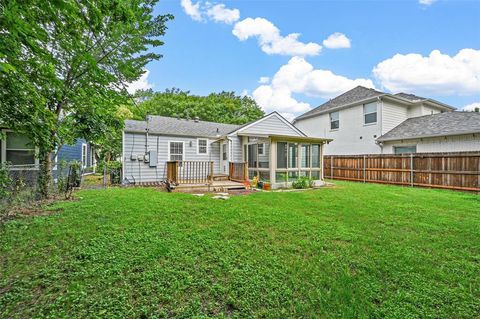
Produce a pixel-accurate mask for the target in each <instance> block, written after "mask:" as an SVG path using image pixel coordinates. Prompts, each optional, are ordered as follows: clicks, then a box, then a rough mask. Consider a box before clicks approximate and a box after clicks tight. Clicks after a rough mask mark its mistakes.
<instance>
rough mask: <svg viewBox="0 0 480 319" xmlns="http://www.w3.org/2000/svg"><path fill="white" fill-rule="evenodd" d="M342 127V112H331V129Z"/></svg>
mask: <svg viewBox="0 0 480 319" xmlns="http://www.w3.org/2000/svg"><path fill="white" fill-rule="evenodd" d="M339 128H340V112H338V111H337V112H332V113H330V129H331V130H338V129H339Z"/></svg>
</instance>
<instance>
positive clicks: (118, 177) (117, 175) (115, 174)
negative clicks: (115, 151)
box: [96, 161, 122, 184]
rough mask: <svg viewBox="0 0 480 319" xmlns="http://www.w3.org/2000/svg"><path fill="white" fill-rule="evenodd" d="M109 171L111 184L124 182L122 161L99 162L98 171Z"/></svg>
mask: <svg viewBox="0 0 480 319" xmlns="http://www.w3.org/2000/svg"><path fill="white" fill-rule="evenodd" d="M105 168H106V171H107V174H108V175H110V183H111V184H121V183H122V163H121V162H120V161H110V162H103V161H102V162H100V163H98V164H97V170H96V171H97V173H99V174H103V172H104V171H105Z"/></svg>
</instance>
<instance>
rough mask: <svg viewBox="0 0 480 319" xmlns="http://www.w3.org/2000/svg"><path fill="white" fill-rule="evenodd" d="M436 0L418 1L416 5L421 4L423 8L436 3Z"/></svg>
mask: <svg viewBox="0 0 480 319" xmlns="http://www.w3.org/2000/svg"><path fill="white" fill-rule="evenodd" d="M436 1H437V0H418V3H420V4H423V5H425V6H429V5H431V4H433V3H434V2H436Z"/></svg>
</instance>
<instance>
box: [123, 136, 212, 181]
mask: <svg viewBox="0 0 480 319" xmlns="http://www.w3.org/2000/svg"><path fill="white" fill-rule="evenodd" d="M170 141H172V142H184V150H185V154H184V160H185V161H213V162H214V173H218V172H219V171H220V162H219V161H220V146H219V143H218V142H214V143H212V140H210V141H209V152H208V154H197V138H196V137H177V136H163V135H154V134H150V135H149V136H148V143H147V147H146V143H145V142H146V135H145V134H141V133H128V132H126V133H125V136H124V146H123V149H124V154H123V163H124V178H126V179H127V180H128V181H129V182H137V183H138V182H156V181H162V180H165V179H166V174H167V168H166V163H167V161H168V160H169V159H168V145H169V142H170ZM190 143H191V146H190ZM146 150H148V151H156V152H157V166H156V167H150V166H149V163H145V162H144V161H139V160H138V159H137V160H132V159H131V157H132V156H135V157H138V156H139V155H142V156H143V155H144V154H145V152H146Z"/></svg>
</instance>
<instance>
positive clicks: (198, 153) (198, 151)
mask: <svg viewBox="0 0 480 319" xmlns="http://www.w3.org/2000/svg"><path fill="white" fill-rule="evenodd" d="M200 140H203V141H206V142H207V145H206V147H207V151H206V153H200V143H199V141H200ZM209 148H210V146H209V140H208V138H203V137H197V155H208V154H209Z"/></svg>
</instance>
